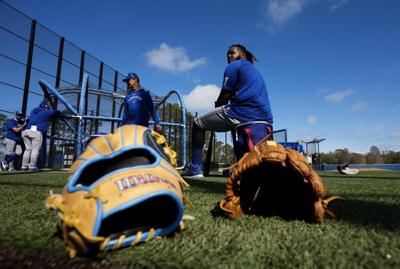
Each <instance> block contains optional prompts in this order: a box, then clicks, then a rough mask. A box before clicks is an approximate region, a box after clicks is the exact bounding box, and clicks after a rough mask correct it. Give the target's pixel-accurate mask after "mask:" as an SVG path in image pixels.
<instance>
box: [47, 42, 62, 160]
mask: <svg viewBox="0 0 400 269" xmlns="http://www.w3.org/2000/svg"><path fill="white" fill-rule="evenodd" d="M63 54H64V38H63V37H61V38H60V45H59V47H58V61H57V74H56V83H55V85H54V86H55V88H56V89H58V88H59V87H60V82H61V69H62V60H63ZM53 103H54V107H53V108H54V109H57V105H58V99H57V98H55V100H54V102H53ZM55 135H56V119H53V120H52V121H51V133H50V136H51V138H50V150H49V167H51V168H55V164H54V137H55Z"/></svg>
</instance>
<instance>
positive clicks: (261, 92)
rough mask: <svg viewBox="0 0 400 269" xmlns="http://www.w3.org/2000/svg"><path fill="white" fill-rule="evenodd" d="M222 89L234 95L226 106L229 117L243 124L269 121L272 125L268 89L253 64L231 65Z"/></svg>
mask: <svg viewBox="0 0 400 269" xmlns="http://www.w3.org/2000/svg"><path fill="white" fill-rule="evenodd" d="M222 89H223V90H227V91H231V92H232V93H233V94H234V96H233V98H232V99H231V100H230V103H229V104H227V105H226V106H225V107H226V112H227V114H228V116H229V117H231V118H234V119H237V120H239V121H241V122H247V121H268V122H269V123H271V124H272V122H273V117H272V111H271V106H270V103H269V98H268V92H267V87H266V85H265V82H264V79H263V78H262V76H261V74H260V72H259V71H258V70H257V69H256V68H255V66H254V65H253V64H251V63H250V62H248V61H246V60H236V61H233V62H232V63H230V64H229V65H228V66H227V67H226V69H225V73H224V81H223V85H222Z"/></svg>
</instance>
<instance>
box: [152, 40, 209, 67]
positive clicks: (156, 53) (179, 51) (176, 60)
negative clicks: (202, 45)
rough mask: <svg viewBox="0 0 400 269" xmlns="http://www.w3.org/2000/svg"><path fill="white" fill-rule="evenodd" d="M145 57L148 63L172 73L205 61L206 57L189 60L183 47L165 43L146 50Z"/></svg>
mask: <svg viewBox="0 0 400 269" xmlns="http://www.w3.org/2000/svg"><path fill="white" fill-rule="evenodd" d="M145 57H146V59H147V62H148V64H149V65H151V66H154V67H156V68H158V69H161V70H164V71H169V72H173V73H180V72H185V71H188V70H190V69H193V68H195V67H197V66H200V65H203V64H205V63H206V58H204V57H202V58H198V59H195V60H190V58H189V56H188V55H187V50H186V49H185V48H182V47H177V48H173V47H170V46H168V44H166V43H161V45H160V47H159V48H158V49H153V50H151V51H148V52H146V53H145Z"/></svg>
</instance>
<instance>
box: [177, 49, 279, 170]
mask: <svg viewBox="0 0 400 269" xmlns="http://www.w3.org/2000/svg"><path fill="white" fill-rule="evenodd" d="M226 56H227V60H228V66H227V67H226V69H225V72H224V80H223V84H222V87H221V92H220V94H219V97H218V99H217V101H216V102H215V107H216V108H215V109H214V110H212V111H211V112H208V113H206V114H204V115H201V116H199V117H196V118H195V119H194V122H193V128H192V162H191V163H190V164H189V165H188V167H187V170H186V171H184V172H183V173H182V176H183V177H186V178H202V177H203V166H202V151H203V146H204V139H205V131H214V132H227V131H232V130H235V129H236V128H237V127H238V126H239V125H241V124H243V123H248V122H255V121H262V122H264V123H267V124H269V126H270V128H268V130H267V132H268V134H267V135H271V134H272V121H273V117H272V112H271V106H270V102H269V97H268V92H267V87H266V85H265V82H264V79H263V77H262V75H261V73H260V71H258V70H257V68H256V67H255V66H254V64H253V63H254V61H255V60H256V58H255V57H254V55H253V54H252V53H251V52H250V51H249V50H247V49H246V48H245V47H244V46H243V45H240V44H235V45H231V46H230V47H229V48H228V51H227V55H226ZM262 128H263V130H264V129H265V128H264V127H262Z"/></svg>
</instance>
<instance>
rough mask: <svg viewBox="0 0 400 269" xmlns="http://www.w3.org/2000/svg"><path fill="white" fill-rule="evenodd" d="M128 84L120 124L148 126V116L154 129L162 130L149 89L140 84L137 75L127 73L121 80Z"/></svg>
mask: <svg viewBox="0 0 400 269" xmlns="http://www.w3.org/2000/svg"><path fill="white" fill-rule="evenodd" d="M122 81H123V82H126V83H127V84H128V88H129V90H130V92H129V93H128V94H127V95H126V97H125V102H124V111H123V115H122V122H121V124H122V125H125V124H137V125H142V126H145V127H149V120H150V116H151V117H152V118H153V121H154V131H156V132H162V127H161V125H160V118H159V117H158V113H157V110H156V108H155V107H154V103H153V100H152V99H151V96H150V93H149V91H147V90H146V89H144V88H142V87H141V86H140V79H139V76H138V75H137V74H135V73H128V75H127V76H126V78H124V79H123V80H122Z"/></svg>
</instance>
